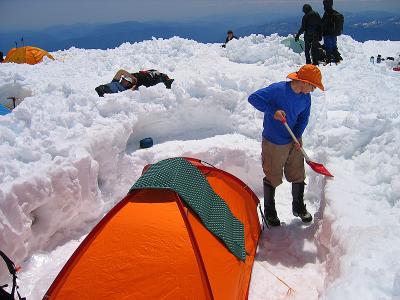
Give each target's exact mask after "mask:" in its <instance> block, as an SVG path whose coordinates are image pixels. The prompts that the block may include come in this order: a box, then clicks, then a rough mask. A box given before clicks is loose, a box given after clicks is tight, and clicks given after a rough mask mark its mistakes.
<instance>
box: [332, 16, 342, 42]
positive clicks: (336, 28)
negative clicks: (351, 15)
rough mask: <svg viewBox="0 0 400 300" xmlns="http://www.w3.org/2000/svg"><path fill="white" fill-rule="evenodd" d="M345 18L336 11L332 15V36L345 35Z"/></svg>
mask: <svg viewBox="0 0 400 300" xmlns="http://www.w3.org/2000/svg"><path fill="white" fill-rule="evenodd" d="M343 25H344V16H343V15H342V14H341V13H339V12H337V11H336V10H334V11H333V13H332V34H333V35H335V36H339V35H341V34H342V33H343Z"/></svg>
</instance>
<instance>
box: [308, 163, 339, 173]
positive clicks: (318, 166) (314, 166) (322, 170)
mask: <svg viewBox="0 0 400 300" xmlns="http://www.w3.org/2000/svg"><path fill="white" fill-rule="evenodd" d="M306 162H307V164H308V165H309V166H310V167H311V169H313V170H314V171H315V172H317V173H319V174H322V175H325V176H328V177H333V175H332V174H331V173H330V172H329V171H328V170H327V169H326V168H325V167H324V165H323V164H319V163H316V162H313V161H306Z"/></svg>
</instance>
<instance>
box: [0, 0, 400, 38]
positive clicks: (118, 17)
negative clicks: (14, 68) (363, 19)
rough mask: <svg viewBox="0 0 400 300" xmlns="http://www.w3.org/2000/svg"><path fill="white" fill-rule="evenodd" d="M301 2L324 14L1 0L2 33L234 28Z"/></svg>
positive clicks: (389, 4)
mask: <svg viewBox="0 0 400 300" xmlns="http://www.w3.org/2000/svg"><path fill="white" fill-rule="evenodd" d="M304 3H310V4H311V5H312V6H313V8H314V9H315V10H317V11H319V12H320V13H322V12H323V6H322V0H318V1H296V0H281V1H265V0H242V1H241V0H220V1H218V2H215V1H211V0H170V1H168V2H166V1H162V0H148V1H146V2H145V3H143V2H142V1H129V0H114V1H104V0H84V1H82V0H69V1H64V0H36V1H30V0H1V2H0V11H1V14H0V17H1V20H2V22H1V26H0V31H1V32H11V31H17V30H40V29H45V28H50V27H55V26H63V25H65V26H70V25H79V24H110V23H119V22H125V21H138V22H173V21H174V22H191V21H192V22H200V21H203V22H204V21H207V22H219V21H220V20H221V19H223V21H224V22H227V21H228V22H229V17H230V16H232V17H233V16H234V18H232V25H234V24H235V23H238V22H242V23H245V24H250V23H251V22H252V21H254V22H257V21H258V20H259V19H262V18H263V19H265V22H268V21H275V20H277V19H283V18H285V17H286V16H294V15H298V16H299V17H301V16H302V12H301V7H302V5H303V4H304ZM334 6H335V8H336V9H338V10H341V11H347V12H363V11H370V10H372V11H381V12H389V13H391V12H392V13H393V12H399V11H400V1H398V0H396V1H393V0H377V1H371V0H347V1H344V0H342V1H339V0H336V1H334ZM254 17H255V18H256V20H254V19H253V18H254ZM16 20H17V22H16Z"/></svg>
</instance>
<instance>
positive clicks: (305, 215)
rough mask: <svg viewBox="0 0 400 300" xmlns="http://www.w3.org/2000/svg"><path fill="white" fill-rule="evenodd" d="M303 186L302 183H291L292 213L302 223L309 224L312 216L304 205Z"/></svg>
mask: <svg viewBox="0 0 400 300" xmlns="http://www.w3.org/2000/svg"><path fill="white" fill-rule="evenodd" d="M304 186H305V183H304V182H299V183H292V196H293V202H292V212H293V215H294V216H295V217H299V218H300V219H301V220H302V221H303V222H304V223H309V222H311V221H312V216H311V214H310V213H309V212H308V211H307V208H306V205H305V204H304Z"/></svg>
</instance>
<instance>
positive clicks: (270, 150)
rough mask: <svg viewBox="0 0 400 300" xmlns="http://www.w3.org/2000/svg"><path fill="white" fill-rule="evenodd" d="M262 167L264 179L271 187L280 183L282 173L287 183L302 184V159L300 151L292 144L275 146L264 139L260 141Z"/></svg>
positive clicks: (303, 173)
mask: <svg viewBox="0 0 400 300" xmlns="http://www.w3.org/2000/svg"><path fill="white" fill-rule="evenodd" d="M261 148H262V152H261V159H262V167H263V171H264V174H265V177H266V178H265V179H266V180H267V181H268V182H269V183H270V184H271V186H273V187H277V186H278V185H280V184H281V183H282V176H283V171H284V172H285V177H286V180H287V181H289V182H295V183H298V182H303V181H304V179H305V178H306V174H305V170H304V158H303V155H302V154H301V152H300V151H297V150H296V148H295V147H294V143H290V144H286V145H275V144H273V143H270V142H269V141H267V140H266V139H264V138H263V140H262V145H261Z"/></svg>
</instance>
